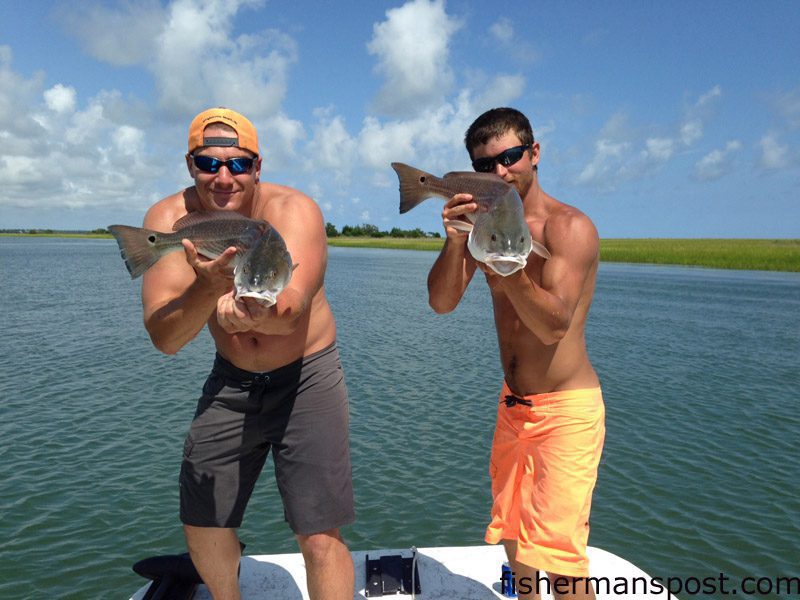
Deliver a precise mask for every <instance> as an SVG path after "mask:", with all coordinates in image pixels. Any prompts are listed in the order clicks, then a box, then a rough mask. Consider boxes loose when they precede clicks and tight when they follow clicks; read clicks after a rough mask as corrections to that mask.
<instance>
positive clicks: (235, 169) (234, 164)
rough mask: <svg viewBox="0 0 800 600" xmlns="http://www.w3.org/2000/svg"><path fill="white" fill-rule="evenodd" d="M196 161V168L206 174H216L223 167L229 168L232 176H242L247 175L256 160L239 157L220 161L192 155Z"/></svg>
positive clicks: (211, 157)
mask: <svg viewBox="0 0 800 600" xmlns="http://www.w3.org/2000/svg"><path fill="white" fill-rule="evenodd" d="M190 156H191V157H192V160H193V161H194V166H195V167H197V168H198V169H200V170H201V171H204V172H205V173H216V172H217V171H219V168H220V167H221V166H222V165H225V166H226V167H228V170H229V171H230V172H231V175H241V174H242V173H247V172H248V171H249V170H250V168H251V167H252V166H253V162H254V161H255V160H256V159H255V158H250V157H247V156H239V157H237V158H229V159H228V160H220V159H218V158H214V157H213V156H203V155H202V154H192V155H190Z"/></svg>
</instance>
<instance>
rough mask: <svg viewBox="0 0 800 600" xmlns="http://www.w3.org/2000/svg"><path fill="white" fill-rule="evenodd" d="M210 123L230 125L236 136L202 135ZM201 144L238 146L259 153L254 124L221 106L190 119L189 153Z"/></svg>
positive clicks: (201, 145) (200, 146)
mask: <svg viewBox="0 0 800 600" xmlns="http://www.w3.org/2000/svg"><path fill="white" fill-rule="evenodd" d="M212 123H224V124H225V125H228V126H229V127H232V128H233V129H234V131H236V135H237V137H235V138H226V137H203V131H204V130H205V128H206V127H208V126H209V125H211V124H212ZM203 146H238V147H239V148H243V149H244V150H249V151H250V152H252V153H253V154H259V151H258V134H257V133H256V128H255V126H254V125H253V124H252V123H251V122H250V120H249V119H248V118H247V117H245V116H244V115H242V114H240V113H238V112H236V111H235V110H231V109H229V108H223V107H217V108H209V109H208V110H204V111H203V112H201V113H200V114H199V115H197V116H196V117H195V118H194V119H192V123H191V125H189V153H190V154H191V153H192V152H194V151H195V150H197V149H198V148H202V147H203Z"/></svg>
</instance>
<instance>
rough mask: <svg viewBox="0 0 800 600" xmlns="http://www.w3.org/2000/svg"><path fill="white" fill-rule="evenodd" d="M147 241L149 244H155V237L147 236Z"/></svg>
mask: <svg viewBox="0 0 800 600" xmlns="http://www.w3.org/2000/svg"><path fill="white" fill-rule="evenodd" d="M147 241H148V242H150V243H151V244H155V243H156V236H154V235H148V236H147Z"/></svg>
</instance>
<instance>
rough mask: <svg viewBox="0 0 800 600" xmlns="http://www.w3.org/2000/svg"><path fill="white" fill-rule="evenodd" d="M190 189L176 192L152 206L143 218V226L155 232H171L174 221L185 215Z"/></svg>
mask: <svg viewBox="0 0 800 600" xmlns="http://www.w3.org/2000/svg"><path fill="white" fill-rule="evenodd" d="M190 196H191V188H187V189H185V190H181V191H180V192H176V193H174V194H172V195H171V196H167V197H166V198H163V199H161V200H159V201H158V202H156V203H155V204H153V206H151V207H150V208H149V209H148V211H147V213H146V214H145V216H144V226H145V227H147V228H148V229H154V230H156V231H172V226H173V225H174V223H175V221H177V220H178V219H180V218H181V217H183V216H184V215H186V214H187V213H188V211H189V209H188V199H189V198H190Z"/></svg>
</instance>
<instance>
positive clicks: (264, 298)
mask: <svg viewBox="0 0 800 600" xmlns="http://www.w3.org/2000/svg"><path fill="white" fill-rule="evenodd" d="M240 298H252V299H253V300H255V301H256V302H258V303H259V304H260V305H261V306H263V307H265V308H269V307H270V306H273V305H274V304H275V303H276V302H277V301H278V297H277V294H273V293H272V292H269V291H267V290H264V291H261V292H255V291H250V290H245V291H241V292H240V291H238V290H237V291H236V299H237V300H239V299H240Z"/></svg>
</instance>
